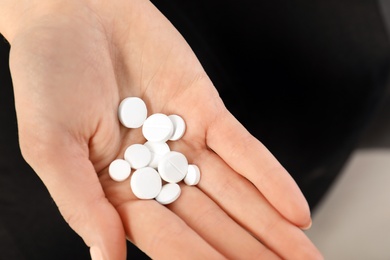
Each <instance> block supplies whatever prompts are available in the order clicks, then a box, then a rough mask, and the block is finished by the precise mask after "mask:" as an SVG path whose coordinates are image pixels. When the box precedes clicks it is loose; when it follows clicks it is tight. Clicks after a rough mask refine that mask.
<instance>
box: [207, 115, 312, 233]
mask: <svg viewBox="0 0 390 260" xmlns="http://www.w3.org/2000/svg"><path fill="white" fill-rule="evenodd" d="M207 144H208V146H209V147H210V148H211V149H212V150H214V151H215V152H216V153H217V154H218V155H219V156H220V157H221V158H222V159H223V160H224V161H225V162H228V163H229V166H230V167H231V168H233V169H234V170H235V171H236V172H238V173H240V174H241V175H242V176H244V177H245V178H247V179H248V180H249V181H251V182H252V183H253V184H254V185H255V186H256V187H257V189H258V190H259V191H260V192H261V193H262V194H263V195H264V196H265V198H266V199H267V200H268V201H269V202H270V203H271V204H272V205H273V206H274V207H275V208H276V209H277V210H278V211H279V212H280V213H281V214H282V215H283V216H284V217H285V218H287V219H288V220H290V221H291V222H292V223H294V224H296V225H297V226H299V227H302V228H305V227H307V226H310V224H311V218H310V209H309V206H308V204H307V202H306V199H305V198H304V196H303V194H302V192H301V191H300V189H299V187H298V186H297V184H296V183H295V181H294V180H293V178H292V177H291V176H290V175H289V174H288V172H287V171H286V170H285V169H284V168H283V166H282V165H281V164H280V163H279V162H278V161H277V160H276V158H275V157H274V156H273V155H272V154H271V153H270V152H269V151H268V150H267V148H266V147H264V145H262V144H261V143H260V142H259V141H258V140H257V139H255V138H254V137H253V136H252V135H251V134H250V133H249V132H248V131H247V130H246V129H245V128H244V127H243V126H242V125H241V124H240V123H239V122H238V121H237V120H236V119H235V118H234V117H233V116H232V115H231V114H229V113H226V115H225V116H223V117H220V118H219V119H218V120H216V121H215V122H214V124H213V125H212V126H211V127H210V128H209V130H208V132H207Z"/></svg>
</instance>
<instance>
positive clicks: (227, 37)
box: [0, 0, 390, 260]
mask: <svg viewBox="0 0 390 260" xmlns="http://www.w3.org/2000/svg"><path fill="white" fill-rule="evenodd" d="M152 2H153V3H154V4H156V6H157V7H158V8H159V9H160V10H161V11H162V12H163V13H164V14H165V15H166V16H167V17H168V18H169V19H170V20H171V21H172V23H173V24H174V25H175V26H176V27H177V29H178V30H179V31H180V32H181V33H182V34H183V36H184V37H185V38H186V39H187V41H188V42H189V44H190V45H191V46H192V48H193V50H194V52H195V53H196V54H197V55H198V58H199V59H200V61H201V62H202V64H203V66H204V68H205V70H206V71H207V73H208V74H209V76H210V77H211V79H212V80H213V82H214V84H215V86H216V87H217V89H218V90H219V92H220V94H221V96H222V98H223V100H224V101H225V103H226V105H227V107H228V108H229V110H230V111H231V112H232V113H233V114H234V115H235V116H236V117H237V118H238V119H239V120H240V121H241V122H242V123H243V124H244V125H245V126H246V127H247V128H248V129H249V131H250V132H251V133H252V134H253V135H255V136H256V137H257V138H258V139H259V140H260V141H262V142H263V143H264V144H265V145H266V146H267V147H268V148H269V149H270V150H271V152H272V153H273V154H274V155H275V156H276V158H278V159H279V161H280V162H281V163H282V164H283V165H284V166H285V167H286V169H287V170H288V171H289V172H290V173H291V175H292V176H293V177H294V179H295V180H296V181H297V183H298V185H299V186H300V188H301V189H302V192H303V193H304V195H305V196H306V198H307V200H308V202H309V205H310V207H311V209H312V211H315V209H316V206H317V205H318V203H319V202H320V201H321V199H322V198H323V196H324V195H325V194H326V192H327V191H328V190H329V188H330V187H331V185H332V183H333V182H334V181H336V180H337V176H338V174H339V173H340V170H341V169H342V167H343V166H344V164H345V162H346V161H347V159H348V157H349V155H350V154H351V151H353V149H355V148H356V147H361V146H363V147H364V146H366V147H367V146H372V145H379V146H386V145H389V144H390V140H388V142H385V143H378V142H377V139H375V136H377V134H380V133H381V132H384V131H386V130H387V129H390V127H389V125H383V124H382V123H381V122H382V119H384V118H386V117H387V116H388V113H387V114H384V113H383V111H386V110H384V109H387V108H390V107H389V105H387V104H389V103H387V102H386V100H388V91H387V81H388V76H389V62H390V55H389V54H390V53H389V49H390V48H389V41H388V35H387V31H386V25H385V22H384V19H383V13H384V12H383V10H381V9H380V6H379V4H378V3H377V1H362V0H355V1H346V0H339V1H336V0H327V1H325V0H323V1H309V0H297V1H285V0H274V1H262V2H261V3H259V2H258V1H248V0H246V1H240V2H239V3H238V2H237V1H231V0H227V1H205V0H200V1H190V2H188V1H187V2H185V1H179V0H176V1H157V0H155V1H152ZM263 2H264V3H263ZM268 2H270V3H268ZM8 53H9V45H8V43H7V42H6V41H5V40H3V41H1V43H0V55H1V56H0V75H1V78H0V86H1V87H0V120H1V124H0V131H1V135H0V260H3V259H4V260H8V259H15V260H19V259H20V260H22V259H40V260H46V259H64V260H65V259H80V260H81V259H90V256H89V252H88V248H87V247H86V246H85V245H84V243H83V241H82V240H81V239H80V238H79V237H78V235H76V234H75V233H74V232H73V231H72V230H71V229H70V228H69V227H68V226H67V224H66V223H65V222H64V220H63V219H62V217H61V216H60V214H59V213H58V210H57V207H56V206H55V204H54V202H53V201H52V199H51V198H50V196H49V194H48V192H47V190H46V188H45V186H44V185H43V184H42V182H41V181H40V179H39V178H38V177H37V176H36V175H35V173H34V172H33V171H32V170H31V168H30V167H29V166H28V165H27V164H26V163H25V161H24V160H23V158H22V157H21V154H20V150H19V147H18V135H17V123H16V116H15V110H14V103H13V92H12V82H11V77H10V75H9V69H8ZM387 111H390V109H387ZM128 246H129V250H128V255H129V257H128V258H129V259H147V257H146V256H145V255H143V254H142V253H141V252H140V251H139V250H137V249H136V248H135V247H134V246H132V245H131V244H130V243H128Z"/></svg>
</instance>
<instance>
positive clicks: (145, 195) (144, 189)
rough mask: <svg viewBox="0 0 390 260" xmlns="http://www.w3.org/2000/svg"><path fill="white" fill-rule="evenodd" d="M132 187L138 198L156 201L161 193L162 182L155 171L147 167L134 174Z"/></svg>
mask: <svg viewBox="0 0 390 260" xmlns="http://www.w3.org/2000/svg"><path fill="white" fill-rule="evenodd" d="M130 187H131V190H132V191H133V193H134V195H135V196H136V197H137V198H139V199H154V198H155V197H156V196H157V195H158V194H159V193H160V191H161V187H162V181H161V178H160V175H159V174H158V172H157V171H156V170H155V169H153V168H151V167H145V168H141V169H138V170H136V171H135V172H134V173H133V175H132V176H131V178H130Z"/></svg>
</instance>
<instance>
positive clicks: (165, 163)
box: [158, 151, 188, 183]
mask: <svg viewBox="0 0 390 260" xmlns="http://www.w3.org/2000/svg"><path fill="white" fill-rule="evenodd" d="M187 170H188V161H187V158H186V157H185V156H184V155H183V154H182V153H179V152H176V151H170V152H168V153H167V154H166V155H164V156H163V157H162V158H161V159H160V162H159V163H158V172H159V174H160V176H161V178H162V179H163V180H164V181H166V182H170V183H177V182H180V181H181V180H183V179H184V177H185V176H186V174H187Z"/></svg>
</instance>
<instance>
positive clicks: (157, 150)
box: [144, 141, 171, 168]
mask: <svg viewBox="0 0 390 260" xmlns="http://www.w3.org/2000/svg"><path fill="white" fill-rule="evenodd" d="M144 145H145V146H146V147H147V148H148V149H149V150H150V152H151V153H152V159H151V161H150V163H149V166H150V167H153V168H157V167H158V162H159V161H160V159H161V158H162V157H163V156H164V155H165V154H167V153H168V152H170V151H171V149H170V148H169V145H168V144H167V143H164V142H163V143H162V142H150V141H147V142H146V143H144Z"/></svg>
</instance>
